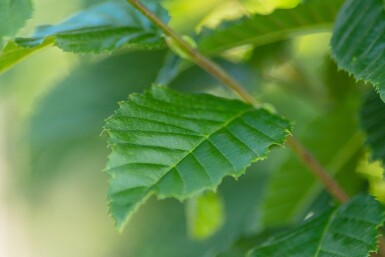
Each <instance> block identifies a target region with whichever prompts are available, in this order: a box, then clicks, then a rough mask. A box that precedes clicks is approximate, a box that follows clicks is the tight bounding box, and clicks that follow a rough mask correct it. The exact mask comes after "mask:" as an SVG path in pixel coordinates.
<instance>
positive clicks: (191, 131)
mask: <svg viewBox="0 0 385 257" xmlns="http://www.w3.org/2000/svg"><path fill="white" fill-rule="evenodd" d="M105 129H106V130H107V132H108V133H109V135H110V141H109V142H110V144H111V148H112V153H111V154H110V156H109V162H108V165H107V172H108V173H109V174H110V175H111V181H110V188H109V195H108V199H109V201H110V212H111V215H112V216H113V218H114V219H115V220H116V223H117V227H118V228H120V229H121V228H122V227H123V225H124V223H125V222H126V221H127V219H128V217H129V216H130V214H131V213H132V212H133V211H134V210H135V209H136V208H137V207H138V206H139V205H140V204H141V203H142V202H144V200H145V199H146V198H147V197H148V196H150V195H151V194H156V195H157V196H158V197H159V198H166V197H175V198H177V199H180V200H183V199H185V198H187V197H190V196H192V195H194V194H197V193H199V192H202V191H203V190H206V189H211V190H215V188H216V187H217V186H218V185H219V184H220V183H221V180H222V179H223V178H224V177H225V176H228V175H231V176H234V177H238V176H240V175H241V174H242V173H244V171H245V169H246V168H247V167H248V166H249V165H250V164H251V163H252V162H255V161H257V160H259V159H263V158H265V157H266V155H267V152H268V150H269V147H270V146H272V145H275V144H278V145H281V144H283V143H284V141H285V138H286V136H287V134H288V133H289V129H290V124H289V123H288V121H286V120H284V119H282V118H280V117H279V116H276V115H274V114H271V113H270V112H268V111H266V110H264V109H255V108H253V107H252V106H250V105H247V104H244V103H242V102H240V101H236V100H227V99H222V98H218V97H214V96H210V95H189V94H182V93H177V92H175V91H172V90H170V89H167V88H164V87H153V88H152V89H151V90H149V91H147V92H145V93H144V94H143V95H138V94H133V95H131V96H130V97H129V99H128V101H126V102H123V103H121V108H120V109H119V110H117V111H116V113H115V114H114V115H113V116H111V117H110V118H109V119H107V121H106V126H105Z"/></svg>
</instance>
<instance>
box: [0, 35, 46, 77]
mask: <svg viewBox="0 0 385 257" xmlns="http://www.w3.org/2000/svg"><path fill="white" fill-rule="evenodd" d="M52 44H53V39H52V38H47V39H46V40H44V42H42V43H41V44H40V45H39V46H36V47H33V48H29V47H22V46H19V45H17V44H16V43H15V42H14V41H9V42H8V43H7V45H6V46H5V47H4V49H3V51H2V52H0V73H1V72H4V71H6V70H7V69H9V68H11V67H12V66H13V65H15V64H16V63H18V62H20V61H21V60H23V59H24V58H26V57H28V56H30V55H32V54H33V53H35V52H38V51H39V50H41V49H43V48H45V47H48V46H50V45H52Z"/></svg>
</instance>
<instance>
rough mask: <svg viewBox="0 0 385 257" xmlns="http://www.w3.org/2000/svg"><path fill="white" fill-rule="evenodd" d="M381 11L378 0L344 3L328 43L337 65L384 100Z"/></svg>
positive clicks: (383, 16) (384, 36)
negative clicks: (362, 81) (369, 83)
mask: <svg viewBox="0 0 385 257" xmlns="http://www.w3.org/2000/svg"><path fill="white" fill-rule="evenodd" d="M384 42H385V10H384V6H383V3H382V1H381V0H348V1H347V2H346V3H345V4H344V6H343V7H342V9H341V11H340V13H339V14H338V17H337V21H336V25H335V28H334V35H333V38H332V41H331V47H332V54H333V57H334V59H335V60H336V62H337V64H338V66H339V67H340V68H342V69H344V70H346V71H348V72H349V73H351V74H353V75H354V77H355V78H356V79H358V80H364V81H368V82H371V83H372V84H373V85H374V86H375V88H376V90H377V91H378V92H379V93H380V96H381V98H382V100H383V101H385V77H384V74H383V71H384V68H385V61H384V60H385V45H384Z"/></svg>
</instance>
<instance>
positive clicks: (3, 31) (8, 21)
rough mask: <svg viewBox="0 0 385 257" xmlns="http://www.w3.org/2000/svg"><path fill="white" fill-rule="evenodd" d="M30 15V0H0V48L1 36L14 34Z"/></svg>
mask: <svg viewBox="0 0 385 257" xmlns="http://www.w3.org/2000/svg"><path fill="white" fill-rule="evenodd" d="M31 16H32V2H31V0H0V48H1V46H2V44H1V43H2V39H3V37H5V36H8V37H12V36H14V35H15V34H16V32H17V31H18V30H19V29H20V28H22V27H23V26H24V24H25V22H26V21H27V20H28V19H29V18H31Z"/></svg>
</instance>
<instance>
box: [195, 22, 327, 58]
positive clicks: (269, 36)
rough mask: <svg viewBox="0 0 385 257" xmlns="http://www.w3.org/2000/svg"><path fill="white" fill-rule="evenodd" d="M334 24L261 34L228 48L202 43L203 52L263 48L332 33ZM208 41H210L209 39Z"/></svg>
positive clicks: (227, 46)
mask: <svg viewBox="0 0 385 257" xmlns="http://www.w3.org/2000/svg"><path fill="white" fill-rule="evenodd" d="M333 24H334V23H333V22H325V23H318V24H317V25H316V26H313V25H307V26H303V27H298V28H293V29H286V30H281V31H279V32H271V33H266V34H264V35H262V34H260V35H256V36H254V37H250V38H248V39H245V40H239V41H237V42H235V43H233V44H226V46H223V47H205V46H204V41H202V42H203V44H202V45H203V46H202V48H201V50H202V51H203V52H204V53H206V54H215V53H218V52H221V51H225V50H228V49H231V48H234V47H238V46H241V45H246V44H253V45H254V46H262V45H267V44H271V43H274V42H278V41H279V40H281V39H283V38H288V37H295V36H298V35H305V34H314V33H318V32H320V31H326V32H330V31H331V30H332V27H333ZM287 34H290V35H287ZM259 38H261V39H259ZM262 38H263V39H262ZM206 40H209V37H208V38H207V39H206ZM209 41H211V40H209ZM258 41H260V42H258ZM210 45H212V43H210ZM205 48H208V50H205Z"/></svg>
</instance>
